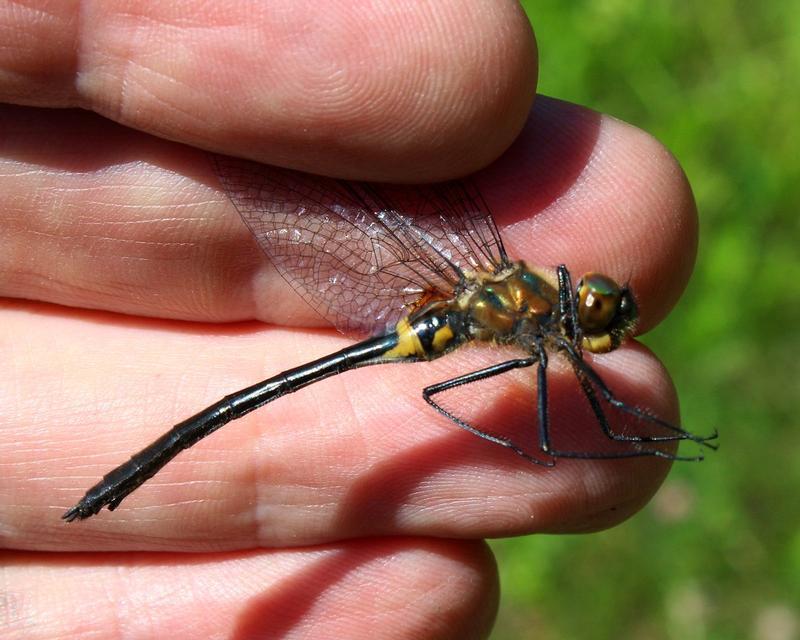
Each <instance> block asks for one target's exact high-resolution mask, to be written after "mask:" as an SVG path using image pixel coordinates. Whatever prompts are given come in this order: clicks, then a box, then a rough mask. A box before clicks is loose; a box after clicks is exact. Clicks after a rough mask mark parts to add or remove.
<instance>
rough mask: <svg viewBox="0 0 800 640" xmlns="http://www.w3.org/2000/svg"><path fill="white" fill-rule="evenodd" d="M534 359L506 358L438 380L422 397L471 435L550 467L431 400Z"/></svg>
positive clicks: (529, 362)
mask: <svg viewBox="0 0 800 640" xmlns="http://www.w3.org/2000/svg"><path fill="white" fill-rule="evenodd" d="M536 361H537V358H534V357H529V358H517V359H515V360H508V361H506V362H501V363H500V364H494V365H492V366H491V367H486V368H485V369H480V370H478V371H473V372H471V373H467V374H465V375H463V376H458V377H457V378H453V379H451V380H445V381H444V382H439V383H437V384H432V385H431V386H429V387H425V388H424V389H423V390H422V397H423V398H425V402H427V403H428V404H429V405H431V406H432V407H433V408H434V409H436V411H438V412H439V413H440V414H442V415H443V416H444V417H445V418H448V419H449V420H452V421H453V422H455V423H456V424H457V425H458V426H459V427H461V428H462V429H464V430H465V431H469V432H470V433H471V434H472V435H475V436H478V437H479V438H482V439H483V440H486V441H488V442H492V443H494V444H497V445H500V446H501V447H505V448H506V449H510V450H511V451H513V452H514V453H516V454H517V455H518V456H520V457H521V458H524V459H525V460H527V461H528V462H532V463H534V464H538V465H542V466H544V467H551V466H553V463H552V462H551V461H546V460H537V459H536V458H534V457H533V456H531V455H530V454H528V453H526V452H525V451H524V450H523V449H522V448H521V447H519V446H518V445H516V444H515V443H514V442H513V441H511V440H509V439H508V438H503V437H501V436H495V435H492V434H491V433H487V432H486V431H481V430H480V429H478V428H476V427H473V426H472V425H471V424H469V423H468V422H465V421H464V420H462V419H461V418H459V417H457V416H455V415H453V414H452V413H450V412H449V411H448V410H447V409H445V408H444V407H442V406H441V405H440V404H437V403H436V402H435V401H434V400H433V396H435V395H436V394H437V393H441V392H442V391H447V390H448V389H453V388H455V387H460V386H461V385H465V384H470V383H471V382H477V381H479V380H486V379H487V378H492V377H494V376H498V375H500V374H501V373H506V372H507V371H511V370H512V369H521V368H524V367H530V366H533V365H534V364H536Z"/></svg>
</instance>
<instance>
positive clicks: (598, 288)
mask: <svg viewBox="0 0 800 640" xmlns="http://www.w3.org/2000/svg"><path fill="white" fill-rule="evenodd" d="M620 298H621V291H620V288H619V286H618V285H617V283H616V282H614V281H613V280H612V279H611V278H609V277H607V276H604V275H601V274H599V273H587V274H586V275H585V276H583V278H581V281H580V282H579V283H578V320H579V322H580V324H581V328H582V329H583V330H584V331H585V332H586V333H590V334H591V333H598V332H602V331H605V330H607V329H608V328H609V325H610V324H611V323H612V321H613V320H614V317H615V316H616V314H617V309H618V308H619V303H620Z"/></svg>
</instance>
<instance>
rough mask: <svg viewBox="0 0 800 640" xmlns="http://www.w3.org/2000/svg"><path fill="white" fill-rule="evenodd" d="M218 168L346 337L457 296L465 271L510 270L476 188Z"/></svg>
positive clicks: (292, 279)
mask: <svg viewBox="0 0 800 640" xmlns="http://www.w3.org/2000/svg"><path fill="white" fill-rule="evenodd" d="M213 162H214V168H215V170H216V173H217V175H218V177H219V179H220V182H221V184H222V186H223V188H224V189H225V191H226V193H227V195H228V197H229V198H230V199H231V201H232V202H233V204H234V206H235V207H236V209H237V210H238V211H239V213H240V215H241V216H242V219H243V220H244V221H245V223H246V224H247V226H248V227H249V228H250V230H251V231H252V233H253V235H254V236H255V238H256V240H257V241H258V244H259V245H260V246H261V248H262V250H263V251H264V253H266V254H267V256H268V257H269V259H270V260H271V261H272V263H273V264H274V265H275V267H276V268H277V270H278V272H279V273H280V274H281V275H282V276H283V277H284V278H285V279H286V280H287V281H288V282H289V283H290V284H291V285H292V287H294V289H295V290H297V291H298V292H299V293H300V295H302V296H303V298H304V299H305V300H306V301H307V302H308V303H309V304H310V305H311V306H312V307H314V309H316V310H317V312H319V313H320V314H321V315H322V316H323V317H324V318H326V319H327V320H328V321H330V322H332V323H333V324H334V326H336V328H337V329H339V330H340V331H342V332H344V333H347V334H365V333H367V334H377V333H382V332H384V331H386V330H387V328H390V327H393V326H394V324H395V323H396V322H397V320H399V319H400V317H402V316H403V315H405V314H406V313H408V312H409V311H410V310H411V309H412V308H413V307H414V306H415V304H416V303H417V302H418V301H419V300H420V299H421V298H423V297H426V296H431V297H437V298H450V297H452V296H453V295H454V294H455V293H456V292H457V291H458V288H459V287H460V286H461V285H462V283H463V281H464V274H465V273H470V272H474V271H478V270H483V271H490V272H493V271H497V270H500V269H502V268H504V267H505V266H506V265H507V264H508V258H507V257H506V254H505V250H504V248H503V244H502V241H501V239H500V235H499V233H498V231H497V228H496V226H495V224H494V221H493V219H492V217H491V214H490V213H489V210H488V208H487V207H486V203H485V202H484V200H483V198H482V197H481V195H480V193H479V191H478V190H477V188H475V186H474V184H472V183H470V182H461V181H454V182H450V183H443V184H439V185H426V186H422V187H416V186H415V187H398V186H387V185H374V184H367V183H356V182H347V181H343V180H335V179H332V178H325V177H321V176H313V175H310V174H305V173H300V172H297V171H291V170H288V169H280V168H276V167H270V166H267V165H262V164H258V163H254V162H249V161H246V160H240V159H237V158H231V157H228V156H217V155H215V156H213Z"/></svg>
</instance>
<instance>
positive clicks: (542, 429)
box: [536, 341, 702, 461]
mask: <svg viewBox="0 0 800 640" xmlns="http://www.w3.org/2000/svg"><path fill="white" fill-rule="evenodd" d="M536 348H537V350H538V352H539V367H538V371H537V404H538V407H537V414H538V418H539V447H540V448H541V450H542V451H544V452H546V453H548V454H550V455H551V456H553V457H554V458H578V459H582V460H603V459H617V458H641V457H645V456H650V457H657V458H666V459H667V460H687V461H691V460H700V459H702V456H701V457H693V458H688V457H681V456H677V455H674V454H671V453H666V452H664V451H661V450H659V449H647V448H643V447H639V448H637V449H636V450H635V451H620V452H609V453H597V452H589V451H562V450H560V449H554V448H553V447H552V445H551V443H550V416H549V411H548V394H547V353H546V352H545V350H544V347H543V345H542V344H541V342H540V341H537V342H536ZM581 386H582V387H583V390H584V393H585V394H586V397H587V399H588V400H589V404H590V405H591V406H592V410H593V412H594V414H595V417H596V418H597V420H598V422H599V423H600V426H601V428H602V429H603V433H605V434H606V435H607V436H608V437H609V438H611V435H610V434H611V429H610V427H609V425H608V420H607V419H606V416H605V413H604V412H603V408H602V407H601V406H600V403H599V401H598V400H597V397H596V396H595V395H594V391H593V389H592V388H591V386H588V388H587V387H584V386H583V384H582V385H581ZM587 389H588V391H587ZM612 439H614V438H612ZM645 441H646V440H645Z"/></svg>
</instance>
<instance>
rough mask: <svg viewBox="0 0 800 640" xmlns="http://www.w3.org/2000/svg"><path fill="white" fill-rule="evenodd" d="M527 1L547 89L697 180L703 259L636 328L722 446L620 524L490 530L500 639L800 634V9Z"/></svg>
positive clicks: (696, 423)
mask: <svg viewBox="0 0 800 640" xmlns="http://www.w3.org/2000/svg"><path fill="white" fill-rule="evenodd" d="M523 5H524V6H525V10H526V11H527V12H528V15H529V16H530V18H531V21H532V22H533V24H534V25H535V27H536V36H537V40H538V43H539V50H540V57H541V69H540V80H539V91H540V92H541V93H544V94H547V95H552V96H555V97H558V98H563V99H566V100H571V101H574V102H577V103H580V104H584V105H587V106H590V107H592V108H594V109H597V110H599V111H603V112H606V113H610V114H612V115H614V116H617V117H619V118H621V119H623V120H626V121H628V122H631V123H633V124H635V125H637V126H639V127H641V128H642V129H645V130H647V131H649V132H651V133H652V134H654V135H655V136H656V137H657V138H659V139H660V140H661V141H662V142H663V143H664V144H666V145H667V147H669V148H670V149H671V150H672V151H673V153H674V154H675V155H676V156H677V157H678V159H679V160H680V162H681V163H682V165H683V167H684V169H685V171H686V173H687V174H688V176H689V179H690V181H691V183H692V186H693V188H694V192H695V196H696V198H697V202H698V208H699V211H700V224H701V240H700V253H699V258H698V264H697V269H696V272H695V275H694V277H693V279H692V281H691V283H690V286H689V289H688V291H687V293H686V295H685V297H684V298H683V299H682V301H681V302H680V304H679V305H678V307H677V308H676V309H675V311H674V313H673V314H672V315H671V316H670V318H669V319H668V320H667V321H666V322H664V323H663V324H662V325H661V326H659V327H658V328H657V329H656V330H654V331H653V332H651V333H650V334H649V335H648V336H646V337H645V339H644V341H645V342H646V343H647V344H648V345H649V346H650V347H651V348H652V349H653V350H654V351H655V352H656V353H657V354H658V355H659V357H661V359H662V360H663V361H664V362H665V364H666V365H667V367H668V368H669V369H670V371H671V372H672V374H673V376H674V379H675V382H676V385H677V387H678V390H679V393H680V394H681V402H682V418H683V422H684V424H686V425H690V426H693V427H695V428H696V429H698V430H701V431H702V430H703V429H704V428H705V427H707V426H711V425H713V426H718V427H719V428H720V431H721V449H720V451H719V452H717V453H716V454H714V455H712V456H711V457H710V459H708V460H706V461H705V462H704V463H702V464H679V465H676V466H675V468H674V469H673V472H672V473H671V475H670V477H669V478H668V480H667V482H666V484H665V485H664V487H663V488H662V490H661V491H660V493H659V494H658V496H657V497H656V499H655V500H654V501H653V502H652V503H651V505H650V506H648V507H647V508H646V509H645V510H644V511H643V512H641V513H640V514H638V515H637V516H635V517H634V518H633V519H632V520H630V521H629V522H627V523H625V524H623V525H621V526H619V527H617V528H615V529H614V530H612V531H608V532H603V533H599V534H591V535H586V536H528V537H525V538H519V539H515V540H505V541H497V542H493V543H492V546H493V548H494V549H495V551H496V553H497V555H498V558H499V564H500V573H501V580H502V586H503V597H502V604H501V611H500V616H499V619H498V623H497V627H496V629H495V632H494V633H493V635H492V639H493V640H506V639H514V640H524V639H526V638H537V639H543V640H548V639H551V638H559V639H561V638H581V639H584V638H586V639H593V638H598V639H602V640H607V639H609V638H615V637H617V638H643V639H648V640H649V639H654V640H655V639H661V638H676V639H681V640H692V639H699V638H754V639H756V640H788V639H790V638H798V637H800V499H798V495H797V493H798V488H800V424H798V423H800V417H798V413H799V412H798V408H800V407H799V405H800V403H798V398H800V366H799V365H798V357H800V348H798V347H800V300H799V298H800V284H799V283H800V233H798V231H799V229H798V226H800V225H798V215H797V213H798V208H799V207H798V205H800V150H798V146H800V136H798V130H799V129H800V127H798V126H797V121H798V119H799V118H800V100H798V98H800V64H798V63H800V3H798V2H796V1H789V2H763V3H749V2H742V1H736V0H706V1H705V2H702V3H689V2H669V1H668V0H604V1H603V2H592V1H588V0H573V1H572V2H569V3H565V2H561V1H557V0H536V1H533V0H529V1H525V2H523Z"/></svg>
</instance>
